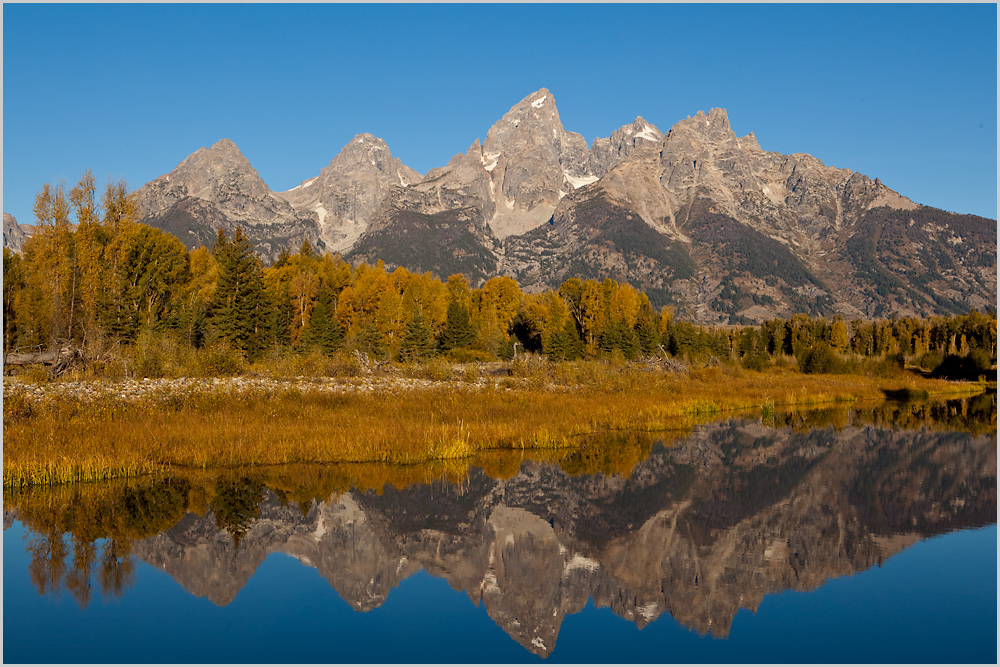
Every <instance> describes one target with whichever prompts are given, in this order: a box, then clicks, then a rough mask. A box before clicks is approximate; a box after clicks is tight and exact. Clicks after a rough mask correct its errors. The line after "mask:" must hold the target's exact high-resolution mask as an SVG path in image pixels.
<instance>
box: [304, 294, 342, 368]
mask: <svg viewBox="0 0 1000 667" xmlns="http://www.w3.org/2000/svg"><path fill="white" fill-rule="evenodd" d="M302 343H303V345H302V346H303V347H304V348H310V347H314V346H315V347H318V348H319V349H320V350H321V351H322V352H323V354H326V355H332V354H333V353H334V352H336V351H337V350H339V349H340V347H341V345H343V343H344V330H343V329H342V328H341V326H340V322H338V321H337V317H336V315H335V314H334V308H333V294H332V293H331V292H330V290H329V288H327V287H323V289H322V290H320V293H319V297H318V298H317V299H316V306H315V307H314V308H313V311H312V317H310V318H309V324H308V325H307V326H306V330H305V332H304V333H303V337H302Z"/></svg>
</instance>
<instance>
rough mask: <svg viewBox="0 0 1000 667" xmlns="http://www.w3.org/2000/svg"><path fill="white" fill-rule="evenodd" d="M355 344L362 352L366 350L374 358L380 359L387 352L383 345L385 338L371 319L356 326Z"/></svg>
mask: <svg viewBox="0 0 1000 667" xmlns="http://www.w3.org/2000/svg"><path fill="white" fill-rule="evenodd" d="M355 346H356V347H357V349H359V350H361V351H362V352H367V353H368V354H370V355H372V356H373V357H375V358H376V359H382V358H384V357H385V355H386V354H388V349H387V348H386V345H385V338H384V337H383V336H382V332H381V331H379V330H378V327H377V326H375V323H374V322H372V321H371V320H369V321H367V322H365V323H364V324H362V325H361V326H360V327H359V328H358V333H357V337H356V338H355Z"/></svg>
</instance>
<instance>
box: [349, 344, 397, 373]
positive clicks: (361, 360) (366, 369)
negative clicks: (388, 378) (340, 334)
mask: <svg viewBox="0 0 1000 667" xmlns="http://www.w3.org/2000/svg"><path fill="white" fill-rule="evenodd" d="M354 358H355V359H356V360H357V362H358V366H360V367H361V372H362V373H364V374H365V375H371V374H372V371H377V370H381V369H382V367H383V366H385V365H386V364H388V363H389V361H388V360H385V361H372V358H371V357H369V356H368V353H367V352H362V351H361V350H355V351H354Z"/></svg>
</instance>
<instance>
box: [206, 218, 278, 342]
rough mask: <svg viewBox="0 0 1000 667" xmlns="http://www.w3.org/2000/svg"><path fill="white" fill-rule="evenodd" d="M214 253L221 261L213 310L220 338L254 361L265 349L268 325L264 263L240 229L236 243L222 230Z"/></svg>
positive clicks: (236, 236) (213, 320)
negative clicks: (229, 239)
mask: <svg viewBox="0 0 1000 667" xmlns="http://www.w3.org/2000/svg"><path fill="white" fill-rule="evenodd" d="M213 252H214V254H215V258H216V260H218V262H219V280H218V282H217V283H216V287H215V301H214V303H213V308H212V324H213V325H214V327H215V329H216V335H217V337H218V338H220V339H222V340H225V341H226V342H228V343H229V344H230V345H232V346H234V347H236V348H238V349H240V350H242V351H243V352H244V353H245V354H246V355H247V356H248V357H250V358H253V357H255V356H256V355H257V354H259V353H260V351H261V350H262V349H263V346H264V336H263V334H264V328H265V325H266V322H267V320H266V314H267V303H266V299H265V295H264V280H263V273H262V270H261V266H260V261H259V260H258V259H257V256H256V255H255V254H254V252H253V248H251V246H250V242H249V241H248V240H247V238H246V237H245V236H244V235H243V230H242V229H241V228H240V227H237V228H236V233H235V234H234V235H233V240H232V241H228V240H227V239H226V236H225V232H224V231H223V230H222V229H220V230H219V236H218V241H217V242H216V245H215V248H214V250H213Z"/></svg>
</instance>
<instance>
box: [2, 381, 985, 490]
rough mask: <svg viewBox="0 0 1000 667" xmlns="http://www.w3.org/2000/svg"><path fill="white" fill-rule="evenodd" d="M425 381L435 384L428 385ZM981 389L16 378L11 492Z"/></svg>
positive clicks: (501, 444)
mask: <svg viewBox="0 0 1000 667" xmlns="http://www.w3.org/2000/svg"><path fill="white" fill-rule="evenodd" d="M420 375H423V376H424V377H419V376H420ZM981 390H982V387H981V386H980V385H978V384H974V383H955V382H947V381H943V380H931V379H926V378H922V377H919V376H916V375H912V374H909V373H902V374H900V375H899V376H898V377H893V378H877V377H866V376H856V375H805V374H801V373H798V372H797V371H794V370H791V369H788V368H782V369H771V370H769V371H768V372H766V373H760V372H755V371H750V370H745V369H742V368H738V367H733V366H714V367H705V368H697V369H692V370H689V371H685V372H669V371H665V370H663V369H661V368H649V367H646V366H643V365H640V364H626V365H622V366H617V367H612V366H609V365H608V364H599V363H586V362H581V363H575V364H547V365H536V366H531V365H530V364H526V365H511V366H508V367H504V368H502V369H501V368H492V367H485V368H482V367H479V366H475V365H467V366H460V365H456V366H449V367H447V368H445V367H434V368H415V369H412V371H411V372H408V373H398V372H397V373H378V372H376V373H372V374H368V375H365V376H356V377H346V378H305V377H302V378H266V377H236V378H197V379H174V380H129V381H123V382H49V383H42V384H35V383H30V382H23V381H19V380H17V379H13V378H5V379H4V460H3V481H4V486H5V487H18V486H27V485H35V484H57V483H72V482H87V481H98V480H103V479H111V478H118V477H131V476H136V475H142V474H148V473H153V472H160V471H163V470H168V469H170V468H173V467H181V468H187V469H192V468H193V469H209V468H231V467H242V466H262V465H286V464H292V463H368V462H377V463H387V464H397V465H412V464H415V463H421V462H427V461H435V460H461V459H468V458H470V457H473V456H475V455H477V454H482V453H487V452H495V451H503V450H536V451H537V450H542V451H545V450H559V449H565V448H571V447H577V446H579V443H580V439H581V438H582V437H585V436H587V435H588V434H599V433H613V432H627V431H659V430H669V429H683V428H689V427H690V426H691V425H693V424H696V423H700V422H703V421H705V420H708V419H712V418H715V417H716V416H717V415H719V414H721V413H725V412H728V411H736V410H751V411H758V414H761V415H762V416H764V417H766V416H767V414H768V412H769V411H771V412H773V410H774V408H775V407H789V406H816V405H821V404H827V403H829V404H835V403H852V402H856V401H879V400H884V399H885V398H886V396H892V397H904V396H914V397H917V396H919V397H927V396H936V395H961V394H974V393H977V392H979V391H981Z"/></svg>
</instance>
